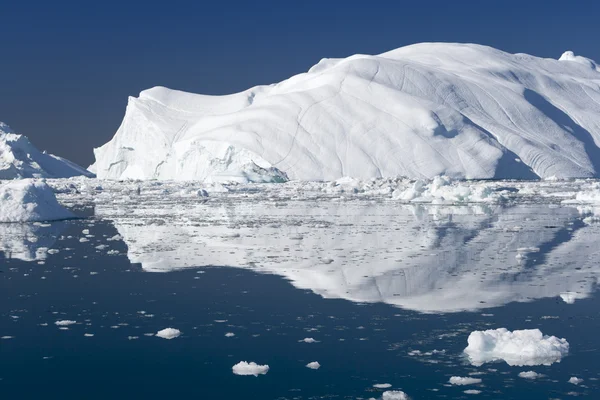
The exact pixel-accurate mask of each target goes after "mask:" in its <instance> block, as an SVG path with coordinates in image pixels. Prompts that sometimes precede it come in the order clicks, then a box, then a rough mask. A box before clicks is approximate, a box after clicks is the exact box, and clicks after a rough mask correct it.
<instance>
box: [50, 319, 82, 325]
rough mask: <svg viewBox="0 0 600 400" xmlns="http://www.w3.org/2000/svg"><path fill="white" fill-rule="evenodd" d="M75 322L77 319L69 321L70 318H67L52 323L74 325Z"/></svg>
mask: <svg viewBox="0 0 600 400" xmlns="http://www.w3.org/2000/svg"><path fill="white" fill-rule="evenodd" d="M76 323H77V321H71V320H68V319H64V320H60V321H56V322H55V323H54V325H56V326H69V325H74V324H76Z"/></svg>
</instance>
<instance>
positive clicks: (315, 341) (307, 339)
mask: <svg viewBox="0 0 600 400" xmlns="http://www.w3.org/2000/svg"><path fill="white" fill-rule="evenodd" d="M299 342H304V343H317V342H318V340H315V339H313V338H311V337H307V338H304V339H302V340H299Z"/></svg>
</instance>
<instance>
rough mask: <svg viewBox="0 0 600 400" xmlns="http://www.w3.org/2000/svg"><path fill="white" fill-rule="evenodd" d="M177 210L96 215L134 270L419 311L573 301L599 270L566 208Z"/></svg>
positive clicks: (354, 205) (588, 235)
mask: <svg viewBox="0 0 600 400" xmlns="http://www.w3.org/2000/svg"><path fill="white" fill-rule="evenodd" d="M155 207H156V205H155ZM179 210H180V211H179V212H178V211H177V209H176V210H175V211H173V212H171V213H167V214H165V212H164V207H162V208H161V209H160V212H159V211H158V209H153V210H145V211H143V212H140V211H139V210H136V211H133V210H129V209H128V208H127V207H123V206H120V207H119V208H118V209H116V208H114V207H110V206H99V207H97V209H96V213H97V215H103V216H107V217H110V218H112V219H114V221H115V226H116V228H117V229H118V231H119V233H120V234H121V235H122V236H123V240H124V241H125V242H126V244H127V246H128V248H129V250H128V257H129V259H130V261H131V262H132V263H139V264H141V265H142V268H143V269H144V270H146V271H150V272H166V271H171V270H175V269H181V268H186V267H198V266H209V265H219V266H232V267H241V268H251V269H253V270H258V271H261V272H266V273H274V274H279V275H282V276H284V277H286V278H287V279H289V280H290V281H291V282H292V283H293V284H294V285H295V286H296V287H298V288H304V289H310V290H312V291H314V292H316V293H318V294H320V295H321V296H323V297H326V298H342V299H347V300H351V301H355V302H385V303H389V304H393V305H397V306H400V307H403V308H408V309H413V310H418V311H422V312H452V311H459V310H477V309H482V308H487V307H494V306H499V305H503V304H506V303H508V302H511V301H529V300H532V299H539V298H544V297H555V296H560V295H562V297H563V298H566V299H568V300H569V301H574V299H577V298H583V297H586V296H587V294H589V293H590V292H591V291H592V290H593V287H594V285H595V283H596V281H597V277H598V273H599V272H600V271H599V269H600V268H599V266H598V265H597V263H595V262H594V259H595V258H596V257H595V256H596V255H597V252H598V250H597V246H595V243H596V242H597V239H598V235H599V230H598V225H595V224H591V225H590V224H585V223H584V222H583V221H582V216H581V214H580V213H579V212H578V210H577V209H576V208H571V207H549V206H518V207H507V208H505V207H499V206H498V207H496V208H489V207H481V206H477V207H468V206H462V207H439V206H412V205H399V204H395V203H389V202H366V201H358V202H328V203H326V202H310V201H287V202H276V201H272V202H269V203H266V202H255V203H251V202H229V203H226V204H223V203H221V204H212V203H209V204H205V205H200V206H197V207H196V208H194V209H193V210H192V211H190V208H181V209H179ZM183 210H185V211H183Z"/></svg>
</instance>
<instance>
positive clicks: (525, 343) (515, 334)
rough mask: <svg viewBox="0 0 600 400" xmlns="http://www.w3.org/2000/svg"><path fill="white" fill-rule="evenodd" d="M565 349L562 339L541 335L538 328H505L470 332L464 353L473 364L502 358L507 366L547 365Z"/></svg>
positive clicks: (567, 349) (564, 354)
mask: <svg viewBox="0 0 600 400" xmlns="http://www.w3.org/2000/svg"><path fill="white" fill-rule="evenodd" d="M568 352H569V343H568V342H567V340H566V339H559V338H557V337H555V336H547V335H543V334H542V332H541V331H540V330H539V329H525V330H515V331H512V332H511V331H509V330H507V329H505V328H499V329H490V330H486V331H474V332H471V334H470V335H469V338H468V346H467V348H466V349H465V353H466V354H467V355H468V356H469V359H470V361H471V363H472V364H473V365H482V364H484V363H486V362H491V361H497V360H504V361H506V363H507V364H508V365H511V366H524V365H550V364H552V363H555V362H560V360H561V358H562V357H563V356H566V355H567V354H568Z"/></svg>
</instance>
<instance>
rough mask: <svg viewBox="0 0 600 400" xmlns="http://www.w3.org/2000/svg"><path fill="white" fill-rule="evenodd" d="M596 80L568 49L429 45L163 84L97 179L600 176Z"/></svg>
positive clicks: (100, 166)
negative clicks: (222, 84) (199, 85)
mask: <svg viewBox="0 0 600 400" xmlns="http://www.w3.org/2000/svg"><path fill="white" fill-rule="evenodd" d="M599 81H600V70H599V68H598V66H597V64H596V63H595V62H594V61H592V60H590V59H587V58H585V57H581V56H577V55H575V54H573V53H572V52H566V53H564V54H563V55H562V56H561V57H560V59H559V60H556V59H544V58H538V57H534V56H530V55H526V54H509V53H505V52H502V51H500V50H496V49H494V48H491V47H487V46H481V45H474V44H457V43H421V44H416V45H411V46H406V47H402V48H399V49H396V50H392V51H389V52H386V53H383V54H379V55H361V54H358V55H353V56H351V57H348V58H344V59H323V60H321V61H320V62H319V63H318V64H316V65H315V66H313V67H312V68H311V69H310V70H309V71H308V72H306V73H302V74H299V75H296V76H293V77H291V78H289V79H287V80H284V81H282V82H280V83H277V84H272V85H266V86H256V87H253V88H250V89H248V90H246V91H243V92H240V93H235V94H231V95H225V96H206V95H199V94H192V93H186V92H181V91H177V90H171V89H168V88H164V87H154V88H151V89H148V90H144V91H142V92H141V93H140V95H139V97H137V98H134V97H130V98H129V101H128V105H127V109H126V111H125V117H124V119H123V122H122V123H121V126H120V127H119V128H118V130H117V132H116V134H115V136H114V137H113V139H112V140H111V141H109V142H108V143H106V144H105V145H103V146H101V147H99V148H97V149H95V150H94V154H95V158H96V162H95V163H94V164H93V165H92V166H91V167H90V170H93V171H95V172H96V173H97V175H98V177H99V178H106V179H163V180H171V179H173V180H204V181H216V182H231V181H233V182H279V181H283V180H287V179H291V180H328V181H330V180H335V179H338V178H342V177H344V176H351V177H355V178H362V179H369V178H373V177H395V176H405V177H409V178H414V179H431V178H433V177H435V176H438V175H446V176H448V177H451V178H458V179H477V178H482V179H489V178H494V179H500V178H510V179H531V178H550V177H552V178H556V179H563V178H572V177H600V148H599V146H598V144H599V143H600V88H599V85H598V82H599ZM457 195H460V193H458V194H457Z"/></svg>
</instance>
